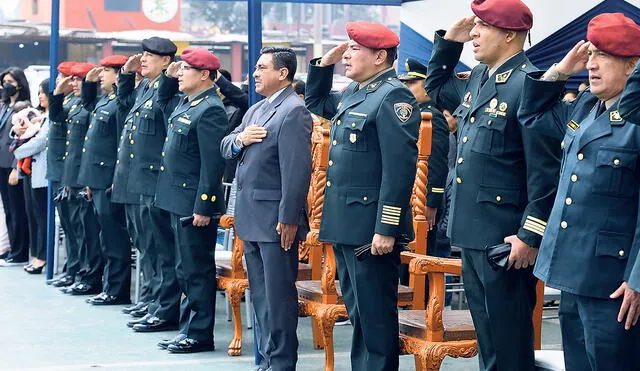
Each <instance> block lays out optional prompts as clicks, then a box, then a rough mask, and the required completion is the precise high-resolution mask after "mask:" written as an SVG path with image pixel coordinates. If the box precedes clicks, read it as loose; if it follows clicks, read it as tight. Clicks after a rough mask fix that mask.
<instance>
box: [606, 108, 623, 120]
mask: <svg viewBox="0 0 640 371" xmlns="http://www.w3.org/2000/svg"><path fill="white" fill-rule="evenodd" d="M609 121H611V122H620V121H622V117H621V116H620V112H618V110H615V111H611V112H609Z"/></svg>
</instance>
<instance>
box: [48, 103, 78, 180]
mask: <svg viewBox="0 0 640 371" xmlns="http://www.w3.org/2000/svg"><path fill="white" fill-rule="evenodd" d="M53 100H54V98H53V95H51V94H50V95H49V102H53ZM79 102H80V98H79V97H78V96H76V95H74V94H68V95H67V96H65V97H64V98H63V100H62V111H63V115H65V116H66V115H68V113H69V110H71V107H72V106H74V105H76V106H77V105H78V103H79ZM49 116H50V117H51V114H49ZM66 142H67V122H66V120H63V121H61V122H57V121H53V120H51V119H50V120H49V133H48V134H47V146H46V151H47V175H46V177H47V180H50V181H52V182H60V181H61V180H62V172H63V170H64V160H65V154H64V153H65V152H66V149H67V145H66V144H65V143H66Z"/></svg>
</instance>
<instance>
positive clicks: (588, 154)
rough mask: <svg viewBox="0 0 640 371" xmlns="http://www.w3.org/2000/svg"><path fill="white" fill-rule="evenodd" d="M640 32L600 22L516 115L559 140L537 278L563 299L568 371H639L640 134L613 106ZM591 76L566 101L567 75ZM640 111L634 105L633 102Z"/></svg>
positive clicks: (530, 87)
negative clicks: (561, 153)
mask: <svg viewBox="0 0 640 371" xmlns="http://www.w3.org/2000/svg"><path fill="white" fill-rule="evenodd" d="M638 38H640V26H638V25H637V24H636V23H635V22H634V21H633V20H631V19H629V18H627V17H625V16H624V15H623V14H622V13H605V14H600V15H598V16H596V17H595V18H593V19H592V20H591V22H589V26H588V28H587V39H588V40H589V41H588V42H584V41H580V42H579V43H578V44H576V45H575V47H574V48H573V49H572V50H571V51H570V52H569V53H568V54H567V55H566V56H565V58H564V59H563V60H562V61H560V63H558V64H557V65H555V66H554V67H552V68H551V69H550V70H549V71H547V72H546V73H544V75H542V77H541V78H540V80H537V78H538V77H540V75H541V74H542V73H534V74H530V75H529V76H527V79H526V81H525V84H524V89H523V92H524V94H523V97H522V100H523V102H522V106H521V107H520V111H519V116H520V117H521V118H522V121H523V123H524V125H525V126H526V127H530V128H533V129H535V130H540V131H543V132H545V133H548V134H549V135H553V136H554V137H556V138H558V139H560V138H563V142H562V146H563V149H564V156H563V161H562V168H561V173H560V184H559V186H558V194H557V197H556V199H555V203H554V205H553V211H552V212H551V216H550V217H549V223H548V226H547V229H546V233H545V236H544V238H543V239H542V244H541V246H540V253H539V254H538V261H537V263H536V267H535V271H534V273H535V274H536V276H538V277H539V278H540V279H541V280H543V281H545V283H546V284H547V286H551V287H555V288H557V289H559V290H562V296H561V300H560V310H559V315H560V328H561V330H562V346H563V350H564V360H565V366H566V367H565V369H566V370H568V371H573V370H594V371H595V370H640V362H638V355H637V352H638V350H639V349H640V328H639V327H638V325H637V321H638V316H640V257H639V256H638V251H639V249H640V241H639V240H638V236H639V235H640V224H638V206H639V197H640V192H639V189H640V177H639V176H638V173H639V171H640V169H639V168H638V153H639V151H640V127H638V126H637V125H634V124H632V123H630V122H628V121H626V120H625V119H624V118H623V117H621V116H620V112H619V111H618V110H617V107H616V103H617V101H618V99H619V97H620V94H621V93H622V90H623V88H624V84H625V81H626V79H627V77H628V76H629V74H631V71H632V70H633V67H634V66H635V64H636V63H637V61H638V58H639V56H640V44H638ZM585 69H587V70H589V80H590V83H591V84H590V87H589V88H587V89H586V90H585V91H583V92H582V93H580V94H579V95H578V97H577V99H576V100H575V101H574V102H573V103H566V102H561V101H560V98H559V97H560V96H561V93H562V91H563V88H564V85H565V82H566V80H567V79H568V78H569V76H570V75H573V74H576V73H579V72H582V71H584V70H585ZM636 104H637V103H636Z"/></svg>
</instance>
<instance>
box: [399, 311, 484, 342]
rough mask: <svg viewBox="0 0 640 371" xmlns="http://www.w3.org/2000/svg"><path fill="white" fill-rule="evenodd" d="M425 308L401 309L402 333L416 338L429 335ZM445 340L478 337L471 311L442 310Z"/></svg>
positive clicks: (400, 322)
mask: <svg viewBox="0 0 640 371" xmlns="http://www.w3.org/2000/svg"><path fill="white" fill-rule="evenodd" d="M426 312H427V311H425V310H401V311H399V312H398V321H399V324H400V333H401V334H404V335H407V336H411V337H414V338H419V339H425V338H426V337H427V325H426V323H425V316H426ZM442 324H443V326H444V339H443V341H458V340H473V339H475V338H476V332H475V328H474V326H473V320H472V319H471V312H469V311H468V310H444V311H442Z"/></svg>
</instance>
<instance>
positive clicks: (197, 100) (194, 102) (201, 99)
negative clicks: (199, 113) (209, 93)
mask: <svg viewBox="0 0 640 371" xmlns="http://www.w3.org/2000/svg"><path fill="white" fill-rule="evenodd" d="M203 100H204V98H200V99H196V100H194V101H193V102H191V107H195V106H197V105H198V104H200V102H202V101H203Z"/></svg>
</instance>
